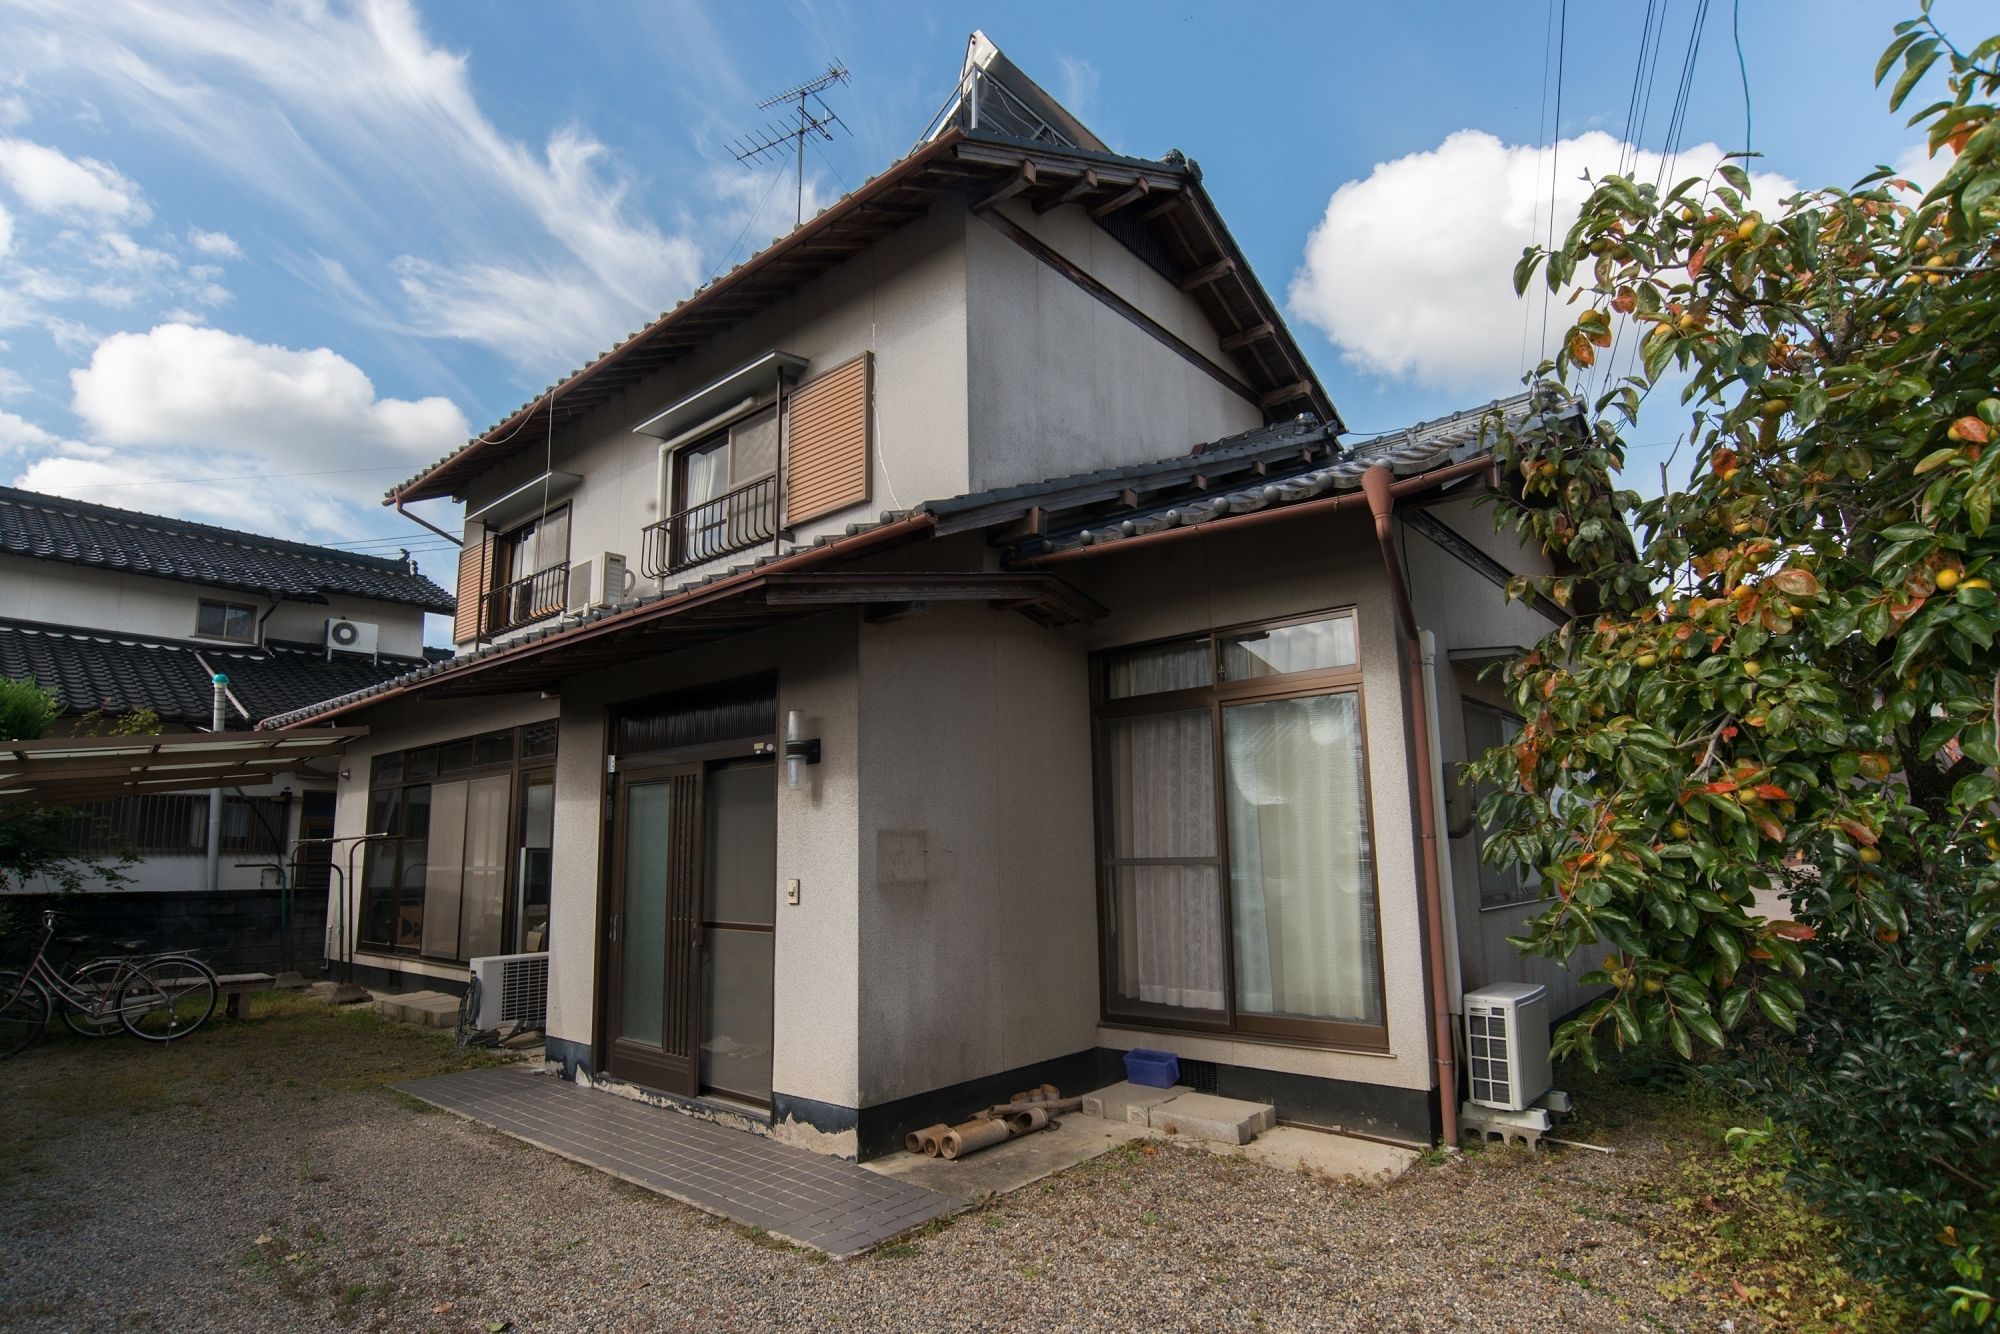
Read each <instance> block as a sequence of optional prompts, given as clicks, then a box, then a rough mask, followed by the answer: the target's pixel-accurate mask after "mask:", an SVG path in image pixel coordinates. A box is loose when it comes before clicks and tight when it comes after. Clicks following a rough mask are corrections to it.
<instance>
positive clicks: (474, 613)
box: [451, 521, 493, 644]
mask: <svg viewBox="0 0 2000 1334" xmlns="http://www.w3.org/2000/svg"><path fill="white" fill-rule="evenodd" d="M492 587H493V539H492V538H490V537H488V536H487V534H486V525H485V524H483V523H479V522H476V521H475V522H470V523H467V524H466V525H465V545H464V546H462V547H460V548H459V549H458V609H457V611H456V612H454V613H453V614H452V618H451V640H452V642H453V643H454V644H469V643H471V642H472V641H473V640H475V639H478V638H479V637H480V636H482V635H484V634H485V633H486V594H487V591H488V590H490V589H491V588H492Z"/></svg>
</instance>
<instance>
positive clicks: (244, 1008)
mask: <svg viewBox="0 0 2000 1334" xmlns="http://www.w3.org/2000/svg"><path fill="white" fill-rule="evenodd" d="M277 981H278V979H277V978H275V977H273V976H271V975H270V974H269V973H226V974H222V975H219V976H218V977H217V978H216V979H215V989H216V994H218V995H221V996H226V997H228V998H229V999H228V1002H227V1004H226V1006H225V1008H224V1011H223V1012H224V1013H225V1014H227V1015H228V1016H229V1017H230V1018H231V1019H243V1018H247V1017H248V1016H249V1013H250V995H251V993H252V992H257V991H269V990H271V988H272V987H273V986H275V985H276V984H277Z"/></svg>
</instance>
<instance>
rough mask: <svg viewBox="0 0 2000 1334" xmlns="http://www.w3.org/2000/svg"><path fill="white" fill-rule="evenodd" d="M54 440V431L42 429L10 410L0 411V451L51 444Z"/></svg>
mask: <svg viewBox="0 0 2000 1334" xmlns="http://www.w3.org/2000/svg"><path fill="white" fill-rule="evenodd" d="M56 441H57V437H56V435H55V433H54V432H52V431H48V430H44V429H43V428H42V427H40V426H37V425H35V424H34V423H33V422H31V421H29V420H28V419H27V418H25V417H22V416H19V415H17V414H15V413H12V412H0V453H12V452H14V451H16V450H21V449H28V448H31V447H33V446H36V445H53V444H55V443H56Z"/></svg>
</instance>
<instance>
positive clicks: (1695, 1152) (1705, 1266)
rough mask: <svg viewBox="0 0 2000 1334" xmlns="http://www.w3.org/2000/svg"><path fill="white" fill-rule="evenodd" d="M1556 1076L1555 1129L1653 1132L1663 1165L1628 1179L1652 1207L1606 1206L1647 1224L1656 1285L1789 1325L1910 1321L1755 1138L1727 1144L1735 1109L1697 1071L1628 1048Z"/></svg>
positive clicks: (1714, 1306)
mask: <svg viewBox="0 0 2000 1334" xmlns="http://www.w3.org/2000/svg"><path fill="white" fill-rule="evenodd" d="M1557 1083H1558V1084H1559V1085H1560V1086H1562V1087H1565V1088H1568V1089H1570V1091H1571V1092H1572V1093H1573V1094H1574V1095H1575V1097H1576V1102H1577V1107H1578V1113H1579V1115H1578V1117H1577V1119H1576V1120H1575V1121H1574V1122H1572V1123H1571V1125H1570V1127H1569V1128H1568V1129H1567V1130H1566V1131H1565V1133H1564V1137H1565V1138H1575V1139H1581V1140H1586V1141H1595V1140H1596V1139H1598V1138H1600V1137H1605V1136H1610V1137H1614V1138H1633V1137H1637V1136H1650V1137H1654V1138H1657V1139H1659V1140H1660V1141H1662V1143H1663V1147H1664V1154H1663V1159H1662V1167H1661V1168H1660V1170H1659V1171H1657V1172H1655V1173H1652V1174H1650V1175H1649V1177H1648V1179H1647V1180H1645V1181H1644V1182H1643V1183H1642V1184H1641V1185H1640V1187H1639V1189H1640V1192H1641V1193H1642V1197H1643V1198H1644V1199H1645V1200H1646V1201H1647V1202H1649V1203H1651V1204H1654V1205H1656V1206H1657V1207H1656V1208H1655V1209H1652V1210H1648V1211H1646V1212H1645V1214H1644V1216H1643V1217H1640V1218H1636V1219H1627V1218H1625V1217H1623V1216H1622V1213H1610V1216H1611V1217H1614V1218H1618V1220H1619V1221H1621V1222H1626V1221H1630V1222H1633V1223H1635V1224H1636V1225H1637V1226H1639V1227H1640V1228H1641V1229H1643V1230H1644V1231H1646V1232H1648V1233H1649V1234H1650V1235H1651V1236H1652V1239H1653V1241H1654V1244H1655V1245H1656V1246H1657V1247H1658V1250H1659V1253H1660V1255H1661V1257H1662V1258H1664V1259H1666V1260H1668V1261H1670V1262H1672V1263H1673V1264H1674V1266H1675V1267H1676V1268H1677V1269H1678V1271H1679V1273H1678V1274H1677V1275H1676V1276H1675V1277H1672V1278H1669V1279H1667V1280H1665V1281H1664V1282H1663V1283H1662V1284H1661V1285H1660V1287H1661V1291H1662V1293H1663V1295H1665V1296H1668V1297H1675V1298H1682V1297H1685V1298H1688V1299H1691V1300H1694V1301H1697V1302H1700V1303H1701V1304H1703V1305H1704V1306H1707V1307H1708V1308H1710V1309H1711V1310H1713V1311H1714V1312H1715V1313H1716V1315H1717V1316H1718V1317H1724V1318H1726V1317H1727V1316H1728V1315H1730V1314H1732V1313H1736V1312H1740V1311H1742V1310H1743V1308H1745V1307H1746V1306H1747V1307H1749V1308H1751V1309H1752V1310H1755V1311H1756V1312H1758V1313H1759V1314H1760V1315H1762V1316H1764V1317H1765V1318H1767V1319H1769V1320H1771V1321H1773V1322H1775V1323H1776V1324H1777V1326H1778V1327H1779V1328H1782V1329H1786V1330H1795V1331H1800V1334H1827V1332H1830V1331H1842V1330H1894V1329H1904V1328H1908V1327H1909V1320H1910V1313H1909V1312H1908V1311H1907V1310H1906V1309H1905V1308H1904V1307H1903V1306H1902V1305H1901V1304H1900V1303H1899V1302H1897V1301H1896V1300H1894V1299H1893V1298H1891V1297H1889V1296H1887V1295H1885V1294H1884V1293H1883V1292H1882V1291H1881V1289H1879V1288H1877V1287H1875V1286H1874V1285H1872V1284H1869V1283H1866V1282H1864V1281H1862V1280H1860V1279H1858V1278H1855V1277H1854V1276H1853V1275H1851V1274H1849V1273H1848V1272H1847V1270H1846V1269H1845V1268H1844V1267H1843V1266H1842V1264H1841V1262H1840V1251H1839V1244H1840V1229H1839V1228H1838V1226H1837V1225H1836V1224H1834V1223H1833V1222H1832V1221H1830V1220H1828V1219H1827V1218H1825V1217H1824V1216H1823V1215H1821V1214H1820V1213H1818V1212H1817V1211H1816V1210H1814V1209H1813V1208H1811V1207H1810V1206H1808V1205H1807V1204H1806V1203H1805V1202H1803V1201H1802V1200H1800V1199H1799V1198H1798V1197H1797V1196H1796V1195H1793V1194H1792V1193H1791V1192H1790V1191H1788V1190H1787V1189H1786V1188H1785V1184H1784V1183H1785V1171H1784V1167H1783V1165H1782V1164H1780V1163H1779V1162H1777V1161H1775V1159H1774V1158H1773V1157H1772V1155H1771V1154H1770V1152H1769V1151H1768V1150H1766V1149H1765V1147H1764V1146H1763V1144H1762V1142H1761V1141H1759V1140H1756V1139H1750V1140H1743V1139H1741V1138H1740V1137H1739V1139H1738V1141H1737V1143H1736V1144H1735V1145H1734V1146H1732V1144H1731V1143H1730V1142H1729V1140H1728V1132H1729V1129H1730V1127H1731V1126H1732V1125H1734V1124H1736V1123H1737V1122H1739V1121H1740V1120H1741V1119H1742V1117H1743V1115H1744V1112H1743V1109H1742V1108H1740V1107H1738V1106H1737V1105H1736V1104H1734V1103H1733V1102H1731V1101H1730V1100H1729V1099H1728V1098H1727V1097H1725V1096H1724V1095H1723V1094H1722V1093H1720V1092H1719V1091H1717V1090H1716V1089H1715V1088H1713V1087H1711V1086H1710V1085H1708V1084H1706V1083H1704V1082H1702V1081H1701V1079H1700V1078H1699V1077H1698V1074H1697V1075H1690V1073H1689V1072H1688V1070H1687V1068H1686V1067H1684V1066H1681V1065H1678V1064H1674V1063H1670V1062H1667V1061H1663V1060H1659V1059H1655V1058H1649V1057H1644V1056H1639V1055H1636V1054H1635V1055H1633V1056H1631V1057H1629V1058H1627V1059H1623V1060H1619V1061H1613V1062H1607V1063H1606V1067H1605V1069H1604V1070H1603V1071H1601V1072H1598V1073H1595V1074H1593V1073H1591V1072H1589V1071H1586V1070H1584V1069H1582V1068H1581V1066H1573V1065H1565V1066H1564V1067H1563V1068H1562V1069H1561V1070H1560V1071H1559V1072H1558V1076H1557ZM1628 1151H1629V1150H1628ZM1605 1203H1606V1204H1607V1205H1609V1204H1611V1203H1613V1202H1612V1201H1606V1202H1605ZM1579 1212H1582V1210H1581V1209H1579ZM1607 1212H1608V1213H1609V1211H1608V1210H1607Z"/></svg>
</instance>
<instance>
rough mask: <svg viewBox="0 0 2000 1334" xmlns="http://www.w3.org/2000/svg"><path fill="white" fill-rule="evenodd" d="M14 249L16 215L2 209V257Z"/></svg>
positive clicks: (0, 240) (0, 238)
mask: <svg viewBox="0 0 2000 1334" xmlns="http://www.w3.org/2000/svg"><path fill="white" fill-rule="evenodd" d="M13 248H14V215H13V214H11V213H9V212H8V211H7V210H6V209H5V208H4V207H0V255H4V254H6V253H7V252H8V251H9V250H11V249H13Z"/></svg>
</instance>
